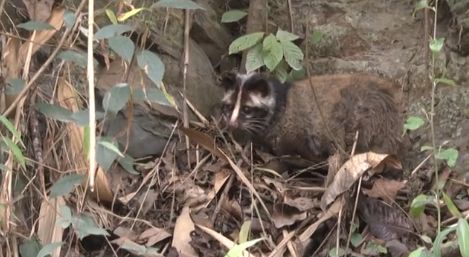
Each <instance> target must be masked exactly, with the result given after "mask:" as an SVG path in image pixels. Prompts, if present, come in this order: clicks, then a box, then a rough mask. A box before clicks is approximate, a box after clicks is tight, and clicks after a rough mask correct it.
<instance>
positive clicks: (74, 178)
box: [50, 174, 85, 198]
mask: <svg viewBox="0 0 469 257" xmlns="http://www.w3.org/2000/svg"><path fill="white" fill-rule="evenodd" d="M84 178H85V176H83V175H80V174H72V175H67V176H64V177H61V178H60V179H59V180H57V181H56V182H55V183H54V185H52V187H51V188H50V197H52V198H55V197H57V196H64V195H68V194H69V193H70V192H72V191H73V189H75V187H76V186H78V185H80V184H81V183H82V182H83V179H84Z"/></svg>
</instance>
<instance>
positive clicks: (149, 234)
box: [138, 228, 171, 246]
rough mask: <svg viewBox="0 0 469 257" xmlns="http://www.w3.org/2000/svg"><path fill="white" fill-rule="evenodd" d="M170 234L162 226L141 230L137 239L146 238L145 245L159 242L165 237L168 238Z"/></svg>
mask: <svg viewBox="0 0 469 257" xmlns="http://www.w3.org/2000/svg"><path fill="white" fill-rule="evenodd" d="M170 237H171V234H170V233H168V232H166V230H164V229H162V228H150V229H147V230H145V231H143V233H142V234H140V236H139V237H138V239H139V240H146V243H145V245H146V246H152V245H154V244H156V243H158V242H161V241H163V240H165V239H167V238H170Z"/></svg>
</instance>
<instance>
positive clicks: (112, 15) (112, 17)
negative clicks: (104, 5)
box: [105, 9, 118, 24]
mask: <svg viewBox="0 0 469 257" xmlns="http://www.w3.org/2000/svg"><path fill="white" fill-rule="evenodd" d="M105 12H106V16H107V18H108V19H109V20H110V21H111V23H112V24H118V22H117V18H116V14H115V13H114V11H113V10H111V9H106V10H105Z"/></svg>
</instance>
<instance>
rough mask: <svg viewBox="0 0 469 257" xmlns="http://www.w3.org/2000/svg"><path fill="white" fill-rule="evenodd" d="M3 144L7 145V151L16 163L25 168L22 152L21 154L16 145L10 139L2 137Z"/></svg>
mask: <svg viewBox="0 0 469 257" xmlns="http://www.w3.org/2000/svg"><path fill="white" fill-rule="evenodd" d="M2 139H3V142H5V144H6V145H7V147H8V149H10V150H11V152H12V153H13V156H14V157H15V159H16V161H18V163H19V164H20V165H21V167H23V169H25V168H26V159H25V158H24V155H23V152H21V149H20V148H19V147H18V145H16V144H15V143H14V142H13V141H11V139H9V138H7V137H2Z"/></svg>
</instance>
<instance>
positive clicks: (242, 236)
mask: <svg viewBox="0 0 469 257" xmlns="http://www.w3.org/2000/svg"><path fill="white" fill-rule="evenodd" d="M250 232H251V221H250V220H246V221H245V222H244V223H243V225H241V229H240V230H239V243H244V242H247V241H248V238H249V233H250Z"/></svg>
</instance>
